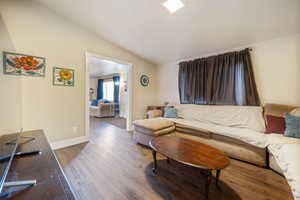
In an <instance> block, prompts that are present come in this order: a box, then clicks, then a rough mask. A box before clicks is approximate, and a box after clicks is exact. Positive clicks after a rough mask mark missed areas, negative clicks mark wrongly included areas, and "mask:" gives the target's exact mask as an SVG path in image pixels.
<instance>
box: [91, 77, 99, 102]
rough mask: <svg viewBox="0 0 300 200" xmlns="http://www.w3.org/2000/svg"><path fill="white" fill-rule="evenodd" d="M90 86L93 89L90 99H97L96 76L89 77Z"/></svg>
mask: <svg viewBox="0 0 300 200" xmlns="http://www.w3.org/2000/svg"><path fill="white" fill-rule="evenodd" d="M90 88H93V89H94V93H93V95H92V96H91V98H90V100H93V99H97V88H98V78H92V77H90Z"/></svg>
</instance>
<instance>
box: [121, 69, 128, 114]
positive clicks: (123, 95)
mask: <svg viewBox="0 0 300 200" xmlns="http://www.w3.org/2000/svg"><path fill="white" fill-rule="evenodd" d="M127 83H128V81H127V74H126V73H121V74H120V116H121V117H124V118H127V114H128V102H127V95H128V90H127V91H125V87H126V85H125V84H127Z"/></svg>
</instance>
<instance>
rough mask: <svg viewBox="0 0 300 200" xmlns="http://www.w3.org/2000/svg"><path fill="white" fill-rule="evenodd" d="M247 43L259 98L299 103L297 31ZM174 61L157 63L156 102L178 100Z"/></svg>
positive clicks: (283, 102)
mask: <svg viewBox="0 0 300 200" xmlns="http://www.w3.org/2000/svg"><path fill="white" fill-rule="evenodd" d="M248 47H252V48H253V51H252V52H251V53H252V60H253V67H254V73H255V77H256V82H257V85H258V90H259V94H260V96H261V100H262V102H263V103H266V102H267V103H281V104H293V105H300V35H292V36H289V37H284V38H278V39H275V40H270V41H264V42H261V43H257V44H253V45H249V46H248ZM237 49H239V48H237ZM233 50H234V49H233ZM228 51H229V50H228ZM205 56H207V55H205ZM199 57H201V56H199ZM177 63H178V62H174V63H167V64H164V65H161V66H159V67H158V79H159V81H158V88H159V91H158V94H159V95H158V96H159V102H160V103H163V102H165V101H168V102H179V94H178V64H177Z"/></svg>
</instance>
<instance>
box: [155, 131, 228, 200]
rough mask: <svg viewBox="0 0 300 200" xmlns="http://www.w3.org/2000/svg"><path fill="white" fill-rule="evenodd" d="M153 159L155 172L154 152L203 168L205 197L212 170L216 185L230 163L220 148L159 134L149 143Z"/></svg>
mask: <svg viewBox="0 0 300 200" xmlns="http://www.w3.org/2000/svg"><path fill="white" fill-rule="evenodd" d="M149 145H150V147H151V148H152V155H153V159H154V168H153V172H154V173H156V172H157V159H156V152H158V153H160V154H162V155H164V156H166V157H167V158H168V159H172V160H175V161H177V162H180V163H182V164H185V165H189V166H192V167H196V168H201V169H204V170H205V171H206V172H207V173H206V183H205V197H206V199H208V193H209V185H210V182H211V177H212V171H213V170H216V184H217V186H218V181H219V177H220V174H221V170H222V169H224V168H226V167H227V166H228V165H229V164H230V160H229V158H228V157H227V156H226V155H225V154H224V153H223V152H222V151H220V150H218V149H216V148H214V147H212V146H209V145H207V144H203V143H200V142H196V141H193V140H188V139H184V138H178V137H172V136H160V137H157V138H154V139H153V140H151V141H150V143H149Z"/></svg>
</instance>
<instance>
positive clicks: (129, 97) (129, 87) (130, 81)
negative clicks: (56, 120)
mask: <svg viewBox="0 0 300 200" xmlns="http://www.w3.org/2000/svg"><path fill="white" fill-rule="evenodd" d="M89 57H96V58H99V59H101V60H108V61H112V62H115V63H118V64H122V65H127V66H128V67H127V102H128V112H127V118H126V130H127V131H132V130H133V127H132V121H133V65H132V64H131V63H129V62H127V61H123V60H119V59H116V58H111V57H107V56H102V55H99V54H96V53H91V52H85V136H87V137H88V138H90V116H89V102H90V99H89V96H90V95H89V88H90V76H89V65H88V61H89Z"/></svg>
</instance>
